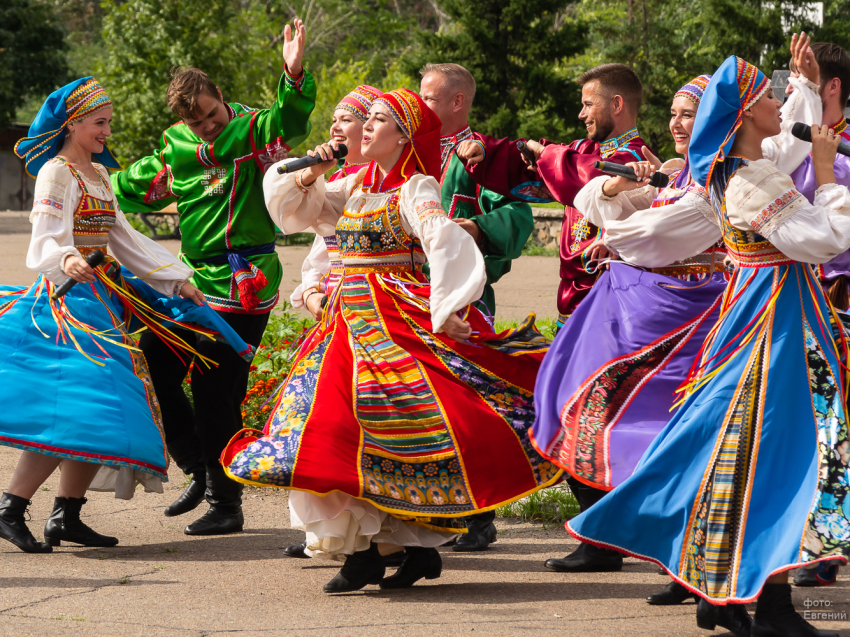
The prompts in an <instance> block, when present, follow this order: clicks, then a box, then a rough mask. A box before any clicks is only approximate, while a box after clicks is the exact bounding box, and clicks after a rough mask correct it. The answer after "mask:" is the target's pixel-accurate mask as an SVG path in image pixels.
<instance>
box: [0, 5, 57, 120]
mask: <svg viewBox="0 0 850 637" xmlns="http://www.w3.org/2000/svg"><path fill="white" fill-rule="evenodd" d="M67 81H68V66H67V64H66V62H65V34H64V32H63V31H62V29H61V28H60V27H59V25H58V23H57V21H56V19H55V18H54V16H53V14H52V12H51V10H50V7H49V6H48V5H45V4H43V3H40V2H35V1H33V0H2V2H0V128H5V127H6V126H8V124H9V123H10V122H11V121H12V120H13V119H14V118H15V113H16V112H17V111H18V109H19V108H20V107H21V106H23V105H24V104H25V103H26V102H27V100H28V99H32V98H37V97H39V96H42V95H45V94H47V93H50V92H51V91H53V90H55V89H57V88H58V87H60V86H62V85H63V84H65V83H66V82H67Z"/></svg>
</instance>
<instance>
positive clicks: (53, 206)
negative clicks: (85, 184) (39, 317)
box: [26, 161, 82, 283]
mask: <svg viewBox="0 0 850 637" xmlns="http://www.w3.org/2000/svg"><path fill="white" fill-rule="evenodd" d="M81 195H82V191H81V190H80V186H79V185H78V184H77V182H76V180H75V179H74V177H73V175H71V171H70V170H69V169H68V167H67V166H65V164H63V163H62V162H60V161H49V162H47V163H46V164H45V165H44V166H42V168H41V170H40V171H39V172H38V178H37V179H36V180H35V193H34V195H33V197H34V200H33V207H32V213H30V222H32V235H31V237H30V245H29V250H28V251H27V261H26V263H27V267H28V268H29V269H30V270H35V271H36V272H40V273H41V274H43V275H44V276H45V277H46V278H47V280H48V281H50V282H52V283H62V282H63V281H65V279H67V278H68V276H67V275H66V274H65V272H64V270H63V269H62V267H63V266H64V265H65V259H67V258H68V257H69V256H71V255H73V256H76V257H78V256H80V252H79V251H78V250H77V249H76V248H75V247H74V234H73V227H74V210H76V208H77V206H78V205H79V203H80V197H81Z"/></svg>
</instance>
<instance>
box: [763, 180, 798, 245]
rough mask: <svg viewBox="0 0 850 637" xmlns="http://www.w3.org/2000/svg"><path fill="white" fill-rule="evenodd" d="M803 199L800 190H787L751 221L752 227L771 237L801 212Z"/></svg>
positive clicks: (764, 235)
mask: <svg viewBox="0 0 850 637" xmlns="http://www.w3.org/2000/svg"><path fill="white" fill-rule="evenodd" d="M801 199H803V195H801V194H800V192H799V191H798V190H786V191H785V192H784V193H782V195H780V196H779V197H777V198H776V199H774V200H773V202H771V203H770V204H768V205H767V207H766V208H763V209H762V211H761V212H759V213H758V214H757V215H756V216H755V217H754V218H753V219H751V220H750V225H751V226H752V227H753V230H755V231H756V232H758V233H759V234H760V235H762V236H763V237H769V236H770V235H771V234H773V232H775V231H776V229H777V228H779V226H781V225H782V224H783V223H785V221H787V220H788V219H789V218H790V217H791V216H793V215H794V214H795V213H796V212H797V210H799V208H800V206H801V204H802V203H803V202H802V201H801Z"/></svg>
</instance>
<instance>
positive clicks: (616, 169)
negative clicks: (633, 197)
mask: <svg viewBox="0 0 850 637" xmlns="http://www.w3.org/2000/svg"><path fill="white" fill-rule="evenodd" d="M593 167H594V168H596V170H599V171H602V172H603V173H605V174H607V175H614V176H615V177H625V178H626V179H631V180H632V181H637V175H636V174H635V171H634V170H632V169H631V167H629V166H623V165H622V164H615V163H614V162H610V161H598V162H596V163H595V164H593ZM669 181H670V178H669V177H668V176H667V175H665V174H664V173H662V172H659V171H656V172H655V173H654V174H653V175H652V177H650V178H649V185H650V186H655V187H656V188H664V186H666V185H667V184H668V183H669Z"/></svg>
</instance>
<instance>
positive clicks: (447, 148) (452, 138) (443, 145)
mask: <svg viewBox="0 0 850 637" xmlns="http://www.w3.org/2000/svg"><path fill="white" fill-rule="evenodd" d="M471 138H472V129H471V128H470V127H469V126H467V127H466V128H463V129H461V130H459V131H458V132H456V133H455V134H454V135H444V136H443V137H440V170H441V171H442V170H445V168H446V164H447V163H448V161H449V159H451V156H452V154H453V153H454V149H455V148H457V145H458V144H460V143H461V142H465V141H466V140H467V139H471ZM478 143H479V144H481V142H478ZM481 148H482V149H483V148H484V144H481ZM485 152H486V151H485Z"/></svg>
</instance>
